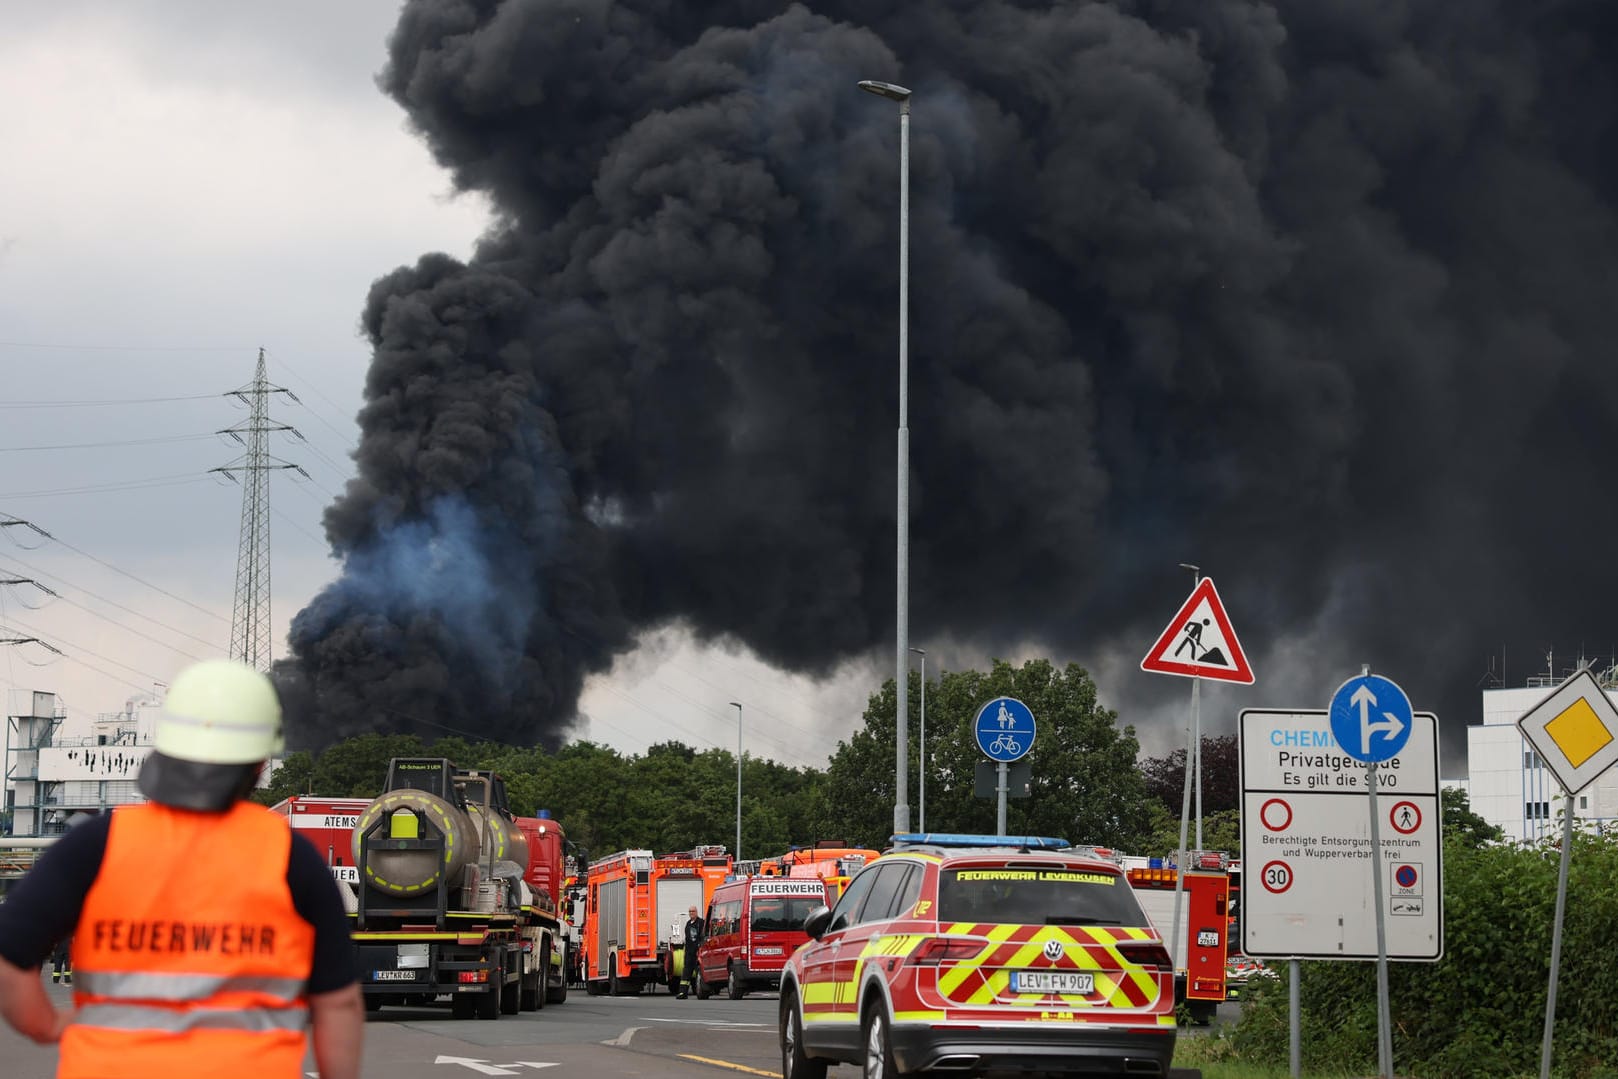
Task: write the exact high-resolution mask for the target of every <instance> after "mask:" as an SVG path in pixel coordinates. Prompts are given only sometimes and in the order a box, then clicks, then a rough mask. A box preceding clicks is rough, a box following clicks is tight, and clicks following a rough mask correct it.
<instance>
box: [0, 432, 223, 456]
mask: <svg viewBox="0 0 1618 1079" xmlns="http://www.w3.org/2000/svg"><path fill="white" fill-rule="evenodd" d="M215 437H217V436H216V435H215V434H213V433H203V434H200V435H166V436H164V437H161V438H126V439H120V440H118V441H116V442H60V443H57V444H56V445H54V446H0V453H36V452H40V451H44V450H94V449H102V448H104V447H108V446H156V445H160V444H163V443H169V442H200V441H202V440H203V439H212V438H215Z"/></svg>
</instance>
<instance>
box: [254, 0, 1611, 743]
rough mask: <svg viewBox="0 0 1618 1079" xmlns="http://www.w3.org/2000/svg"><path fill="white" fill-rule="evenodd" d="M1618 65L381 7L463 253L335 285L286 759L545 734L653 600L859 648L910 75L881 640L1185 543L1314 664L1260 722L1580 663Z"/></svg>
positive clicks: (1110, 596) (1236, 34) (1101, 595)
mask: <svg viewBox="0 0 1618 1079" xmlns="http://www.w3.org/2000/svg"><path fill="white" fill-rule="evenodd" d="M1615 38H1618V9H1614V8H1612V6H1611V5H1610V4H1608V3H1606V2H1605V0H1588V2H1584V0H1579V2H1574V0H1567V2H1560V3H1548V4H1532V5H1530V4H1521V3H1512V2H1509V0H1479V2H1477V3H1471V4H1464V5H1457V4H1454V3H1452V2H1450V0H1406V2H1398V0H1376V2H1370V3H1368V2H1366V0H1278V2H1271V3H1256V2H1239V0H1139V2H1133V3H1128V2H1119V3H1110V4H1107V3H1082V2H1072V3H1060V4H1034V3H1017V2H1011V0H1002V2H994V0H979V2H975V3H967V2H952V3H942V2H941V3H932V4H915V3H898V2H888V3H882V2H875V0H860V2H857V3H856V2H854V0H838V2H824V3H814V4H812V5H807V6H806V5H800V4H794V5H784V4H777V3H765V2H762V0H754V2H749V0H726V2H714V3H703V4H688V3H675V2H671V0H620V2H608V0H548V2H547V0H528V2H517V0H512V2H507V3H494V2H477V0H431V2H430V0H421V2H415V3H409V4H407V5H406V7H405V9H404V11H403V14H402V17H401V20H400V23H399V26H398V29H397V30H396V32H395V34H394V36H393V37H392V39H391V41H390V44H389V48H390V53H389V63H388V65H387V68H386V70H385V71H384V73H383V75H382V76H381V84H382V86H383V88H384V89H385V91H386V92H387V93H389V94H390V95H391V96H393V97H394V98H395V99H396V100H397V101H398V102H399V103H400V104H401V105H402V106H403V107H404V108H405V109H406V111H407V113H408V115H409V117H410V119H411V122H412V123H413V124H414V125H415V127H416V128H417V129H418V130H419V131H420V133H421V135H422V136H423V137H424V138H425V139H426V140H427V142H428V144H429V145H430V146H431V148H432V150H433V152H434V154H435V155H436V156H437V158H438V160H439V161H440V162H442V163H443V164H444V165H445V166H446V167H447V168H449V169H450V170H451V171H452V173H453V175H454V178H455V182H456V183H457V184H458V185H459V186H460V187H462V188H464V189H469V190H470V189H475V190H478V191H482V192H485V193H487V194H488V195H489V197H490V198H491V199H492V201H493V204H494V205H495V207H496V208H497V212H498V222H499V223H498V225H497V227H496V228H495V229H494V230H493V231H492V232H491V234H490V235H489V236H488V237H486V239H485V241H484V243H483V244H482V246H481V248H480V250H479V251H478V253H477V255H476V257H475V258H474V259H473V260H472V261H471V262H470V263H469V264H466V265H462V264H459V263H456V262H454V261H452V260H450V259H447V258H445V257H443V256H428V257H426V258H424V259H422V261H421V262H420V263H419V264H418V265H417V266H415V267H413V268H406V269H401V270H398V271H396V272H395V273H393V274H392V275H390V276H388V277H386V278H383V279H382V280H381V281H379V282H378V283H377V285H376V286H375V287H374V289H373V290H372V294H371V296H370V299H369V302H368V304H367V308H366V313H365V327H366V330H367V332H368V333H369V335H370V337H371V340H372V341H373V342H374V344H375V348H376V356H375V361H374V363H373V366H372V370H371V375H370V381H369V385H368V387H367V404H366V406H365V409H364V411H363V413H362V415H361V418H360V419H361V426H362V430H363V438H362V443H361V448H360V450H359V455H358V464H359V475H358V478H357V479H356V480H355V481H354V483H353V485H352V486H351V487H350V489H349V490H348V491H347V492H346V493H345V494H344V496H343V497H342V498H341V499H340V500H339V501H338V502H337V503H336V504H335V505H334V506H333V507H332V508H331V510H330V511H329V513H328V517H327V528H328V532H329V535H330V537H331V539H332V542H333V543H334V545H335V546H336V548H337V550H338V551H339V552H340V553H342V554H343V555H344V557H345V558H346V569H345V573H344V575H343V577H342V578H341V579H340V580H339V581H337V582H336V583H335V584H334V585H332V586H331V587H330V588H329V589H328V590H327V591H326V592H324V593H323V594H322V595H321V596H320V597H319V598H317V600H316V601H315V602H314V603H313V604H312V605H311V606H310V607H309V608H308V609H307V610H306V611H304V612H303V613H302V614H301V615H300V616H299V617H298V619H297V620H296V622H295V624H294V627H293V634H292V637H293V646H294V650H295V654H296V662H295V663H294V664H290V665H289V667H288V670H287V671H286V672H284V673H286V674H287V675H288V676H289V678H291V679H292V680H293V682H294V683H295V685H296V688H297V689H299V690H300V691H301V695H300V696H299V697H298V698H297V700H298V701H299V702H300V703H299V704H298V705H297V706H296V707H295V708H294V712H295V713H296V715H297V716H298V717H299V718H297V719H296V720H295V722H296V723H297V725H298V730H299V731H300V732H301V734H302V736H303V737H304V738H305V739H307V740H312V741H323V740H325V739H327V738H330V737H334V736H337V735H339V734H345V733H349V732H352V731H355V730H361V729H370V728H373V727H375V726H377V725H382V726H386V727H389V728H395V729H403V730H412V729H414V730H419V731H421V732H422V733H435V730H436V729H435V728H433V727H431V726H422V725H421V722H422V721H423V720H425V721H428V722H430V723H440V724H445V725H449V726H453V727H459V728H466V729H474V730H479V731H484V732H487V733H488V734H489V735H491V736H494V737H508V738H518V737H522V738H537V739H539V740H540V741H543V742H547V743H555V742H556V741H557V740H558V739H559V738H560V737H561V736H562V735H563V734H564V733H565V730H566V728H567V725H568V724H569V722H570V721H571V719H572V718H573V714H574V706H575V702H576V698H577V695H578V692H579V687H580V685H581V682H582V679H583V678H584V677H585V676H586V675H587V674H588V673H590V672H592V671H597V670H601V669H603V668H604V667H605V666H606V665H607V664H608V663H610V661H611V659H612V657H613V656H614V655H615V654H617V653H618V652H621V651H622V650H624V649H625V648H627V647H629V646H630V645H631V644H632V641H633V638H634V635H635V634H636V632H638V631H640V630H642V629H645V628H647V627H652V626H657V625H660V624H666V623H671V622H678V623H681V624H685V625H687V626H689V627H690V628H691V629H692V630H693V631H694V632H695V633H696V634H697V635H698V636H699V637H702V638H723V639H733V640H737V641H741V642H744V643H745V644H747V645H748V646H749V647H751V648H753V649H754V650H756V651H757V652H758V653H759V654H760V655H761V656H762V657H764V658H766V659H768V660H770V661H772V662H775V663H777V664H781V665H784V666H788V667H791V668H794V669H798V670H804V671H809V672H818V671H824V670H827V669H829V668H830V666H831V665H832V664H834V663H836V662H838V661H840V660H842V659H845V658H847V657H850V656H853V655H859V654H863V653H868V652H870V651H872V650H875V649H878V648H879V647H884V646H889V647H890V645H889V643H888V642H889V641H890V639H891V634H892V605H893V588H892V581H893V538H892V537H893V525H894V510H893V489H894V471H893V470H894V451H893V445H894V435H893V428H894V426H895V419H896V415H897V400H896V398H897V386H896V378H895V363H894V359H895V341H896V322H895V297H896V293H897V284H898V277H897V265H896V258H895V250H896V209H897V168H896V166H897V152H896V151H897V135H898V130H897V129H898V123H897V112H896V109H895V107H894V106H892V105H891V104H890V103H887V102H883V101H880V100H878V99H876V98H872V97H870V96H868V95H864V94H861V93H858V92H857V91H856V90H855V88H854V83H855V82H856V81H857V80H859V79H862V78H876V79H887V80H891V81H895V82H901V83H904V84H906V85H909V86H911V87H912V88H913V89H914V90H915V91H916V98H915V104H914V115H913V126H912V178H911V184H912V187H911V190H912V214H913V218H912V243H913V250H912V276H911V298H912V312H913V322H912V338H911V374H912V381H911V391H912V395H911V400H910V409H911V413H910V416H911V419H910V423H911V428H912V431H913V435H912V439H913V443H912V454H911V456H912V464H913V468H914V480H913V481H912V498H913V524H912V556H911V557H912V567H911V568H912V614H911V617H912V625H913V626H915V627H922V628H923V629H924V630H925V631H926V632H928V633H934V634H939V635H943V634H950V635H953V636H954V637H956V638H957V639H961V640H966V641H972V642H976V643H978V644H980V645H982V646H983V647H985V648H993V647H995V646H997V645H999V644H1003V643H1005V642H1008V641H1015V640H1028V639H1034V640H1041V641H1045V642H1048V643H1049V644H1050V646H1051V647H1052V648H1053V649H1058V650H1061V653H1062V654H1068V655H1074V656H1076V657H1078V658H1081V659H1082V658H1083V656H1084V655H1085V654H1086V652H1087V651H1089V650H1092V649H1096V648H1100V647H1103V646H1104V645H1106V644H1107V643H1108V642H1120V641H1121V642H1130V641H1135V640H1138V641H1139V642H1140V645H1139V647H1140V648H1141V649H1144V647H1145V645H1146V644H1148V643H1149V642H1150V640H1151V639H1152V638H1153V636H1154V635H1155V633H1156V632H1157V630H1158V629H1160V628H1161V626H1162V624H1163V623H1164V621H1166V616H1167V615H1168V614H1170V613H1172V607H1167V606H1166V604H1172V603H1173V602H1174V601H1175V600H1176V599H1177V598H1178V595H1179V594H1181V593H1179V592H1178V589H1179V583H1177V582H1182V581H1183V578H1181V577H1180V576H1179V573H1180V571H1177V570H1175V569H1174V566H1175V564H1176V563H1177V562H1182V561H1194V562H1197V563H1199V564H1200V565H1202V566H1203V567H1204V568H1206V569H1207V570H1208V571H1209V572H1211V573H1213V574H1214V575H1215V576H1216V578H1217V579H1218V580H1219V582H1220V586H1221V592H1222V593H1223V594H1224V596H1225V599H1226V601H1227V603H1228V604H1229V605H1230V606H1231V607H1232V608H1233V609H1239V610H1240V611H1241V612H1242V616H1241V618H1240V620H1239V627H1240V629H1241V633H1242V637H1243V642H1244V644H1246V646H1247V647H1248V649H1249V651H1251V652H1254V653H1256V654H1257V655H1258V656H1263V655H1265V654H1267V653H1269V652H1271V651H1274V650H1276V649H1278V648H1280V647H1282V646H1283V645H1284V644H1285V642H1287V641H1288V640H1289V639H1292V638H1293V637H1295V636H1296V635H1300V634H1303V633H1311V634H1314V635H1315V638H1316V639H1317V640H1325V641H1329V642H1330V649H1331V650H1332V651H1333V654H1331V655H1323V656H1319V657H1318V660H1319V663H1320V668H1319V672H1320V681H1321V684H1322V698H1321V700H1320V701H1318V702H1285V703H1288V704H1297V705H1300V706H1304V707H1323V706H1324V699H1325V696H1326V695H1329V692H1330V690H1331V688H1333V687H1335V685H1336V684H1337V683H1338V682H1340V681H1341V680H1342V679H1343V678H1344V677H1347V676H1348V675H1350V674H1354V673H1357V672H1358V663H1359V662H1360V661H1362V660H1369V661H1372V662H1375V663H1376V664H1377V666H1378V669H1380V670H1384V671H1386V672H1387V673H1390V674H1391V675H1392V676H1394V677H1396V678H1398V679H1399V680H1400V681H1401V683H1402V684H1404V685H1405V688H1406V689H1407V690H1409V691H1410V692H1411V694H1412V697H1413V698H1414V699H1415V700H1416V701H1417V704H1418V707H1427V708H1433V709H1435V710H1438V711H1440V713H1441V714H1442V715H1443V716H1444V718H1445V719H1446V720H1447V721H1449V723H1451V724H1459V723H1461V722H1462V721H1463V720H1464V719H1466V718H1467V717H1471V716H1473V715H1475V714H1476V707H1477V704H1476V701H1477V698H1476V696H1475V689H1474V687H1475V684H1476V679H1477V676H1478V675H1479V674H1481V673H1482V670H1483V668H1484V666H1485V665H1486V661H1487V656H1488V655H1489V654H1490V652H1491V650H1497V649H1498V647H1499V645H1500V644H1502V643H1507V642H1509V643H1510V644H1511V647H1512V655H1513V656H1514V657H1518V658H1523V657H1527V656H1528V655H1529V654H1530V653H1537V652H1538V651H1541V650H1542V648H1541V646H1542V645H1543V644H1546V643H1549V642H1561V643H1563V645H1564V647H1568V646H1569V645H1570V643H1571V644H1579V643H1582V644H1585V645H1587V646H1588V647H1589V649H1590V650H1591V651H1593V652H1602V653H1604V652H1606V651H1607V650H1608V649H1609V648H1611V647H1612V642H1613V641H1615V640H1618V628H1610V627H1611V623H1612V618H1611V615H1610V611H1609V608H1610V607H1611V602H1610V597H1609V596H1608V595H1607V594H1606V592H1605V589H1604V588H1602V587H1601V586H1600V585H1599V583H1598V582H1599V580H1600V576H1599V575H1600V573H1601V570H1602V569H1603V568H1604V567H1605V565H1606V563H1607V561H1608V548H1609V537H1610V536H1611V535H1613V534H1614V532H1615V528H1614V525H1615V523H1618V521H1615V517H1618V509H1615V504H1614V502H1613V500H1612V499H1610V498H1608V497H1606V486H1607V485H1606V484H1605V483H1604V480H1605V479H1606V476H1607V474H1608V472H1609V463H1610V461H1611V460H1613V459H1614V456H1615V454H1614V450H1615V448H1618V447H1615V443H1618V434H1615V430H1618V428H1615V424H1614V419H1615V412H1618V365H1614V364H1613V363H1612V362H1611V361H1610V360H1609V358H1608V352H1609V350H1610V344H1609V342H1610V338H1611V336H1612V331H1611V321H1612V316H1613V312H1614V311H1615V310H1618V231H1615V227H1614V212H1613V211H1614V197H1615V186H1614V181H1615V168H1614V165H1615V162H1614V156H1613V155H1614V153H1615V150H1614V147H1618V141H1615V138H1614V135H1615V134H1618V132H1615V131H1614V127H1615V115H1618V112H1615V110H1618V87H1615V86H1614V64H1613V62H1612V60H1611V59H1610V57H1611V56H1612V55H1613V54H1614V50H1613V46H1614V45H1615V43H1618V42H1615ZM1165 593H1166V594H1165ZM1323 626H1324V627H1325V631H1323ZM1523 661H1524V662H1526V659H1524V660H1523ZM1350 662H1352V665H1350ZM1536 663H1537V659H1536ZM1508 673H1510V672H1508ZM1522 673H1524V672H1523V671H1521V670H1518V671H1516V674H1517V675H1519V676H1520V675H1521V674H1522ZM1260 675H1261V677H1262V676H1263V671H1262V670H1261V671H1260ZM1250 703H1254V704H1257V703H1280V702H1262V701H1260V700H1257V699H1255V700H1254V701H1252V702H1250Z"/></svg>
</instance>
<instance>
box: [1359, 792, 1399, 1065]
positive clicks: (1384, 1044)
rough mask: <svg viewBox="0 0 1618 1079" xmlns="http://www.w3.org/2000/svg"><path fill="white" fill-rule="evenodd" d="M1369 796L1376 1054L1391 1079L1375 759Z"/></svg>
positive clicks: (1390, 1037)
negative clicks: (1374, 956)
mask: <svg viewBox="0 0 1618 1079" xmlns="http://www.w3.org/2000/svg"><path fill="white" fill-rule="evenodd" d="M1365 791H1366V794H1367V796H1368V797H1369V798H1370V799H1371V898H1372V900H1374V901H1375V903H1376V1057H1377V1066H1378V1067H1380V1068H1381V1069H1382V1075H1383V1079H1393V1015H1392V1011H1391V1009H1390V1007H1389V1004H1388V923H1387V915H1386V914H1384V913H1383V907H1385V906H1386V904H1385V903H1383V902H1382V828H1381V822H1380V821H1379V820H1377V818H1378V817H1379V816H1381V814H1380V813H1378V812H1377V811H1376V761H1366V762H1365Z"/></svg>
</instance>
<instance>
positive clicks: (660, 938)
mask: <svg viewBox="0 0 1618 1079" xmlns="http://www.w3.org/2000/svg"><path fill="white" fill-rule="evenodd" d="M729 871H730V856H729V854H727V853H726V852H725V849H724V848H723V847H717V846H714V847H699V848H697V849H696V850H692V851H685V852H682V853H679V854H670V855H664V856H662V857H658V856H656V855H654V854H653V853H652V852H651V851H649V850H627V851H621V852H619V853H617V854H612V855H608V856H607V857H605V858H602V859H600V860H598V861H595V862H593V863H591V865H590V867H589V869H588V871H587V872H586V875H585V914H584V950H585V956H584V983H585V991H586V992H588V993H590V994H592V995H597V996H599V995H600V994H602V993H609V994H611V995H613V996H619V995H633V994H635V993H639V992H640V991H641V989H642V988H644V987H645V986H647V985H656V984H659V983H666V982H669V981H670V979H671V978H673V977H677V976H678V969H677V967H676V966H675V961H674V958H673V953H674V952H675V951H676V950H682V951H683V945H684V940H683V936H682V934H683V932H684V929H685V915H686V912H687V911H688V910H689V909H690V908H691V907H696V908H697V909H699V910H700V909H702V907H703V905H704V904H705V903H706V901H707V897H708V896H709V895H711V894H712V891H713V888H715V887H717V886H718V882H719V881H721V880H723V879H724V876H725V875H726V874H727V873H728V872H729ZM676 944H678V948H677V947H676Z"/></svg>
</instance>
